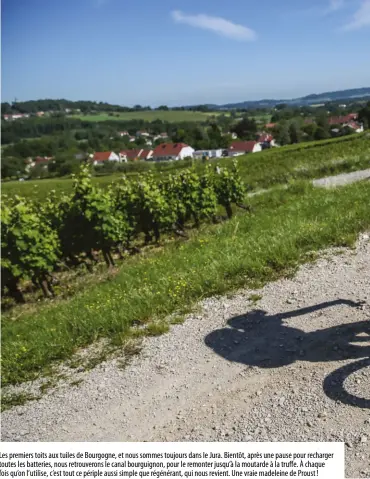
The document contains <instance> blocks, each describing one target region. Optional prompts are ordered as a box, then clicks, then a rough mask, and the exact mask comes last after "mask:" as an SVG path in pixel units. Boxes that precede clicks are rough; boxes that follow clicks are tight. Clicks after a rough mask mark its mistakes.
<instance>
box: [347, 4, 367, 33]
mask: <svg viewBox="0 0 370 479" xmlns="http://www.w3.org/2000/svg"><path fill="white" fill-rule="evenodd" d="M363 27H370V0H362V4H361V5H360V7H359V8H358V9H357V10H356V11H355V13H354V14H353V16H352V19H351V20H350V21H349V22H348V23H347V25H345V26H344V27H343V30H344V31H351V30H359V29H360V28H363Z"/></svg>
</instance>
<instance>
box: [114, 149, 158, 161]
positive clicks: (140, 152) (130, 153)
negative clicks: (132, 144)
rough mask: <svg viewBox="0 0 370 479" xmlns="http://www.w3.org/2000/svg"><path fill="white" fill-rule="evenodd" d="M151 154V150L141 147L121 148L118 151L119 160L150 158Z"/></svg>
mask: <svg viewBox="0 0 370 479" xmlns="http://www.w3.org/2000/svg"><path fill="white" fill-rule="evenodd" d="M152 155H153V150H144V149H142V148H134V149H132V150H122V151H120V152H119V157H120V159H121V161H125V162H127V161H128V160H131V161H135V160H150V159H151V157H152Z"/></svg>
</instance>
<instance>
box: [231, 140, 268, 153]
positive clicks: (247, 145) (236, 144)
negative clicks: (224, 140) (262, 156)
mask: <svg viewBox="0 0 370 479" xmlns="http://www.w3.org/2000/svg"><path fill="white" fill-rule="evenodd" d="M258 151H262V146H261V144H260V143H257V141H233V142H232V143H231V146H230V148H229V149H228V154H229V156H239V155H245V154H246V153H257V152H258Z"/></svg>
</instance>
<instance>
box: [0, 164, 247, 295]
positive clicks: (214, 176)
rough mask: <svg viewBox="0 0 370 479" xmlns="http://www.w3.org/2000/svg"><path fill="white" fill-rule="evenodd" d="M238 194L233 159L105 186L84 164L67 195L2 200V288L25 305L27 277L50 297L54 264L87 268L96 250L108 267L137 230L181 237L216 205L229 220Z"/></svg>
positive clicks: (148, 235) (212, 216)
mask: <svg viewBox="0 0 370 479" xmlns="http://www.w3.org/2000/svg"><path fill="white" fill-rule="evenodd" d="M244 193H245V188H244V185H243V182H242V180H241V178H240V175H239V172H238V167H237V163H236V162H234V163H233V164H232V166H231V167H229V168H220V167H216V168H213V167H211V166H208V167H207V168H206V170H205V172H204V173H202V174H198V173H196V172H195V170H194V169H187V170H182V171H181V172H180V173H178V174H173V175H169V176H168V177H167V178H165V179H164V180H162V181H159V182H158V181H156V180H155V179H154V177H153V176H152V175H151V174H150V173H149V174H147V175H145V176H143V177H142V178H141V179H139V180H137V181H129V180H128V179H127V178H126V177H123V178H122V179H121V180H120V181H119V182H117V183H114V184H112V185H111V186H110V187H109V188H108V189H106V190H102V189H101V188H97V187H95V186H94V185H93V183H92V178H91V173H90V169H89V167H88V166H87V165H84V166H82V167H81V170H80V172H79V174H78V175H77V176H75V177H74V178H73V192H72V194H70V195H64V196H62V197H61V198H58V199H56V197H55V193H54V192H51V193H50V194H49V196H48V197H47V198H46V200H44V201H43V202H42V204H39V203H35V202H31V201H29V200H28V199H25V198H21V197H18V196H16V197H14V198H8V197H4V199H3V202H2V212H1V213H2V214H1V228H2V243H1V248H2V259H1V274H2V293H3V294H4V293H5V294H8V295H9V296H11V297H12V298H13V299H14V300H15V301H16V302H19V303H21V302H24V301H25V299H24V296H23V294H22V292H21V289H20V284H21V283H22V282H23V281H27V280H28V281H29V280H31V281H32V283H33V284H34V285H35V286H37V287H39V288H41V290H42V292H43V294H44V296H45V297H52V296H53V295H54V291H53V276H52V275H53V273H54V272H56V271H58V270H60V269H61V268H63V267H66V266H67V267H69V268H71V267H75V266H78V265H80V264H82V263H83V264H85V265H86V267H87V268H88V269H89V270H90V271H92V270H93V266H94V264H95V263H97V261H98V253H99V252H100V253H101V254H102V256H103V258H104V260H105V262H106V264H107V266H108V267H112V266H114V264H115V262H114V257H115V255H117V254H118V255H119V256H120V257H123V254H124V253H125V252H131V253H132V252H134V251H135V248H134V246H133V245H134V241H135V240H136V239H137V238H138V237H140V235H143V237H144V240H145V244H148V243H150V242H152V241H153V240H154V241H155V242H158V241H159V240H160V237H161V235H162V234H164V233H173V232H175V233H177V234H180V235H185V226H186V225H187V224H189V222H193V223H194V225H195V226H199V225H200V224H201V222H204V221H216V213H217V207H218V205H221V206H223V207H224V208H225V210H226V213H227V216H228V218H231V216H232V214H233V213H232V204H238V205H241V203H242V201H243V198H244ZM241 206H242V205H241Z"/></svg>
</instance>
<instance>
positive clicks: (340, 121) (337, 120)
mask: <svg viewBox="0 0 370 479" xmlns="http://www.w3.org/2000/svg"><path fill="white" fill-rule="evenodd" d="M357 118H358V115H357V113H349V114H348V115H345V116H332V117H330V118H329V125H344V124H345V123H350V122H352V121H356V120H357Z"/></svg>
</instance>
